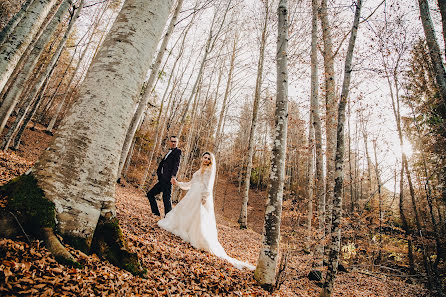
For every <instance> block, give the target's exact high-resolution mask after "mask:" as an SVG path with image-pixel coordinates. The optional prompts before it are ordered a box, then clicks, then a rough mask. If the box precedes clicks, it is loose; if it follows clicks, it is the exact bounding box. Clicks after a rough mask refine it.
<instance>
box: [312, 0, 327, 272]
mask: <svg viewBox="0 0 446 297" xmlns="http://www.w3.org/2000/svg"><path fill="white" fill-rule="evenodd" d="M311 3H312V4H311V6H312V21H311V23H312V26H311V118H312V125H313V126H314V141H315V154H316V185H315V186H316V200H317V204H318V206H317V211H318V222H319V224H318V239H317V243H316V247H315V255H314V258H315V261H314V262H313V266H314V267H316V268H321V267H322V266H323V258H324V244H323V239H324V238H325V205H326V203H325V176H324V168H323V166H324V160H323V158H324V157H323V151H322V125H321V117H320V112H319V91H318V90H319V79H318V59H317V54H318V53H317V14H318V10H319V4H318V0H312V1H311ZM318 275H320V273H318Z"/></svg>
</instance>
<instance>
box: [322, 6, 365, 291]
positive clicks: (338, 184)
mask: <svg viewBox="0 0 446 297" xmlns="http://www.w3.org/2000/svg"><path fill="white" fill-rule="evenodd" d="M361 6H362V0H357V2H356V9H355V16H354V20H353V26H352V29H351V33H350V41H349V44H348V48H347V55H346V58H345V68H344V81H343V83H342V91H341V99H340V101H339V107H338V127H337V133H336V134H337V135H336V136H337V144H336V159H335V161H336V162H335V166H336V173H335V177H336V179H335V187H334V199H333V214H332V217H333V218H332V223H331V243H330V246H329V254H328V268H327V275H326V277H325V282H324V285H323V287H322V292H321V295H320V296H321V297H329V296H331V294H332V291H333V284H334V280H335V277H336V273H337V270H338V262H339V252H340V249H341V219H342V187H343V181H344V170H343V164H344V150H345V144H344V134H345V132H344V124H345V107H346V104H347V100H348V96H349V90H350V80H351V73H352V61H353V51H354V49H355V43H356V36H357V33H358V26H359V18H360V15H361Z"/></svg>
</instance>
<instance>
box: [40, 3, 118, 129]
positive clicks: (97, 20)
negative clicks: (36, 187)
mask: <svg viewBox="0 0 446 297" xmlns="http://www.w3.org/2000/svg"><path fill="white" fill-rule="evenodd" d="M109 3H111V2H109ZM109 5H110V4H108V5H106V6H105V7H104V9H102V11H100V12H99V13H98V14H97V15H96V18H95V21H94V26H93V28H92V30H91V33H90V36H89V38H88V41H87V45H86V46H85V48H84V49H82V54H81V56H80V57H79V60H78V61H77V64H76V68H75V69H74V71H73V75H72V76H71V78H70V81H69V82H68V85H67V91H66V92H65V95H64V97H63V98H62V100H61V101H60V103H59V105H58V106H57V109H56V112H55V114H54V116H53V118H52V119H51V121H50V123H49V124H48V126H47V127H46V131H47V132H52V130H53V128H54V125H55V124H56V120H57V118H58V117H59V114H60V112H61V111H62V107H63V106H64V103H65V102H66V100H67V99H68V98H70V97H68V96H69V92H68V91H69V89H70V86H71V84H72V83H73V81H74V79H75V78H76V73H77V72H78V71H79V68H80V66H81V64H82V62H83V61H84V59H85V56H86V54H87V52H89V48H90V46H91V45H92V43H93V37H94V36H95V32H96V30H97V28H98V27H99V25H100V23H101V20H102V17H103V16H104V13H105V12H106V10H107V9H108V7H109ZM110 20H111V19H109V22H110ZM109 22H108V23H107V26H106V27H108V24H109ZM86 34H88V32H87V33H86ZM102 37H103V36H102ZM102 37H101V39H102ZM100 44H101V42H99V44H98V47H99V46H100ZM73 56H74V55H73Z"/></svg>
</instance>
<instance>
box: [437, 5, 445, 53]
mask: <svg viewBox="0 0 446 297" xmlns="http://www.w3.org/2000/svg"><path fill="white" fill-rule="evenodd" d="M437 3H438V8H439V9H440V14H441V27H442V29H443V43H444V45H446V1H445V0H437ZM445 50H446V49H445ZM443 54H445V56H446V53H443Z"/></svg>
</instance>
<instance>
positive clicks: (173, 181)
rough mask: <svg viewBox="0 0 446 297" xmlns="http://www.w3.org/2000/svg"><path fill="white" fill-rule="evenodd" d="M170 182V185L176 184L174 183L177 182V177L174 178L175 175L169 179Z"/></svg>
mask: <svg viewBox="0 0 446 297" xmlns="http://www.w3.org/2000/svg"><path fill="white" fill-rule="evenodd" d="M170 182H171V183H172V185H176V183H177V179H176V178H175V177H172V178H171V179H170Z"/></svg>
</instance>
